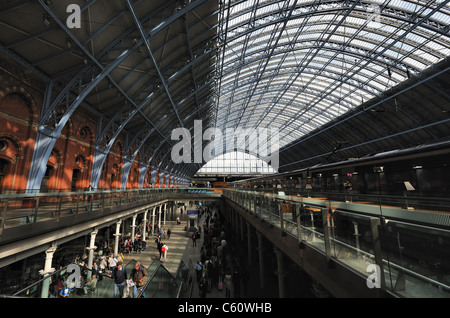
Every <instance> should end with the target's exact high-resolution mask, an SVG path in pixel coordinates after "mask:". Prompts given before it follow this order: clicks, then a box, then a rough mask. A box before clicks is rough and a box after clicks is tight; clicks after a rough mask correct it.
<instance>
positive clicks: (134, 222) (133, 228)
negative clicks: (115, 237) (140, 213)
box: [131, 214, 145, 245]
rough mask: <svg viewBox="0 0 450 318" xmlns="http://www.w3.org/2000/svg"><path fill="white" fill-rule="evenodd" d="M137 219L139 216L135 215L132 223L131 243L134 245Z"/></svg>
mask: <svg viewBox="0 0 450 318" xmlns="http://www.w3.org/2000/svg"><path fill="white" fill-rule="evenodd" d="M136 218H137V214H134V215H133V218H132V221H131V242H133V245H134V237H135V235H136V227H137V225H136ZM143 232H144V235H145V227H144V229H143ZM144 239H145V238H144Z"/></svg>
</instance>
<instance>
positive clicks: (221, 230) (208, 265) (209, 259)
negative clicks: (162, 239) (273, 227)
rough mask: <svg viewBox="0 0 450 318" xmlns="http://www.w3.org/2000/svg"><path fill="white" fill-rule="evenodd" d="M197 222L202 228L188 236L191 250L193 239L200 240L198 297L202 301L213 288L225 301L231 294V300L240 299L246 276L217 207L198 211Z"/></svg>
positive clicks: (234, 243) (228, 226)
mask: <svg viewBox="0 0 450 318" xmlns="http://www.w3.org/2000/svg"><path fill="white" fill-rule="evenodd" d="M199 219H201V220H203V225H202V226H199V227H198V229H197V231H195V232H194V233H193V235H192V240H193V245H194V246H196V241H197V239H199V238H200V237H201V235H203V236H204V237H203V245H202V247H201V249H200V256H199V258H198V260H197V262H196V264H195V272H196V279H197V284H198V286H199V296H200V297H202V298H205V297H207V294H208V292H211V291H212V290H213V289H214V288H216V289H218V290H220V291H221V290H223V292H224V296H225V297H227V298H229V297H231V295H232V291H233V297H235V298H239V297H241V285H242V286H243V287H244V293H246V289H247V288H246V287H247V283H248V273H247V269H246V267H245V266H242V264H241V262H240V255H239V254H240V252H241V250H240V249H239V245H238V244H237V242H236V241H235V240H234V237H233V235H232V230H231V226H230V224H229V223H227V222H226V220H225V218H224V217H223V216H222V215H221V214H220V211H219V207H218V205H210V206H206V207H205V208H203V209H200V210H199Z"/></svg>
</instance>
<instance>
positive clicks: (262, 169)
mask: <svg viewBox="0 0 450 318" xmlns="http://www.w3.org/2000/svg"><path fill="white" fill-rule="evenodd" d="M275 172H277V171H276V170H275V169H274V168H272V167H271V166H270V165H269V164H267V163H266V162H265V161H263V160H261V159H259V158H257V157H256V156H254V155H251V154H248V153H245V152H240V151H233V152H228V153H225V154H222V155H220V156H217V157H215V158H214V159H211V160H210V161H208V162H207V163H206V164H205V165H204V166H203V167H202V168H201V169H200V170H199V171H198V172H197V176H207V175H232V174H241V175H245V174H247V175H260V174H272V173H275Z"/></svg>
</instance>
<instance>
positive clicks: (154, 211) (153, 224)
mask: <svg viewBox="0 0 450 318" xmlns="http://www.w3.org/2000/svg"><path fill="white" fill-rule="evenodd" d="M155 218H156V207H153V208H152V233H151V234H152V235H153V234H154V233H155Z"/></svg>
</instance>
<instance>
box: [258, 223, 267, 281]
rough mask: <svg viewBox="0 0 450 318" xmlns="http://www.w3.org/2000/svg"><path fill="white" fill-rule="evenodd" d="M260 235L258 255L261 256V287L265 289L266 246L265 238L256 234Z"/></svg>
mask: <svg viewBox="0 0 450 318" xmlns="http://www.w3.org/2000/svg"><path fill="white" fill-rule="evenodd" d="M256 234H257V235H258V255H259V287H261V288H264V274H265V273H264V246H263V237H262V234H261V233H260V232H258V231H257V232H256Z"/></svg>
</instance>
